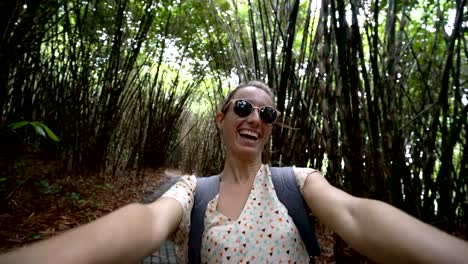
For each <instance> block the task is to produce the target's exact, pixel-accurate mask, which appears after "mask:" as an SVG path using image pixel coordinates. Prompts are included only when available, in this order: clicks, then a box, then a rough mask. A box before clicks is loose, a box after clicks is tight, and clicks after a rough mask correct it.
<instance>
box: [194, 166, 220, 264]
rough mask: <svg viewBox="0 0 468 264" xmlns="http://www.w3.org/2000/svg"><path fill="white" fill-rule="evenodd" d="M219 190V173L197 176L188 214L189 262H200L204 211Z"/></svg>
mask: <svg viewBox="0 0 468 264" xmlns="http://www.w3.org/2000/svg"><path fill="white" fill-rule="evenodd" d="M218 191H219V175H214V176H210V177H204V178H197V187H196V190H195V198H194V203H193V208H192V212H191V215H190V232H189V239H188V261H189V263H200V261H201V259H200V252H201V244H202V236H203V231H204V230H205V223H204V220H205V212H206V207H207V205H208V202H209V201H211V200H213V198H214V197H215V196H216V194H217V193H218Z"/></svg>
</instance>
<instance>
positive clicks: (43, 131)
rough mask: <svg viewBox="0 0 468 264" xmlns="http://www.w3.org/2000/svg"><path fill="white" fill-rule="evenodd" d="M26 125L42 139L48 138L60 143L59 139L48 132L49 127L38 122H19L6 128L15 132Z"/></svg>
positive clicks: (50, 131)
mask: <svg viewBox="0 0 468 264" xmlns="http://www.w3.org/2000/svg"><path fill="white" fill-rule="evenodd" d="M27 125H30V126H32V127H33V128H34V130H36V133H37V134H39V135H41V136H43V137H44V138H47V137H49V138H50V139H52V140H53V141H55V142H58V141H60V139H59V138H58V137H57V136H56V135H55V134H54V132H52V130H50V128H49V127H47V126H46V125H45V124H44V123H42V122H39V121H20V122H15V123H12V124H10V125H9V126H8V127H9V128H11V129H13V130H16V129H19V128H22V127H25V126H27Z"/></svg>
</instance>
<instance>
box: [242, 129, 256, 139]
mask: <svg viewBox="0 0 468 264" xmlns="http://www.w3.org/2000/svg"><path fill="white" fill-rule="evenodd" d="M239 134H242V135H248V136H251V137H254V138H259V137H260V135H259V134H258V133H255V132H253V131H250V130H241V131H239Z"/></svg>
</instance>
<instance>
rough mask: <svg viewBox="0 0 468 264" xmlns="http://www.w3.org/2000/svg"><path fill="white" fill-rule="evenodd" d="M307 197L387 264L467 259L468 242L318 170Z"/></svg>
mask: <svg viewBox="0 0 468 264" xmlns="http://www.w3.org/2000/svg"><path fill="white" fill-rule="evenodd" d="M303 193H304V198H305V200H306V202H307V204H308V205H309V207H310V209H311V210H312V212H313V213H314V215H316V216H317V217H318V218H319V219H320V221H322V222H323V223H324V224H326V225H327V226H328V227H330V228H331V229H333V230H334V231H335V232H337V233H338V234H339V235H340V236H341V237H342V238H343V239H344V240H345V241H346V242H348V243H349V244H350V245H351V246H352V247H353V248H355V249H356V250H358V251H359V252H361V253H362V254H364V255H366V256H368V257H370V258H371V259H373V260H376V261H379V262H383V263H407V262H411V263H465V262H466V261H467V260H468V243H467V242H466V241H463V240H461V239H458V238H456V237H453V236H450V235H449V234H447V233H444V232H442V231H440V230H438V229H436V228H434V227H432V226H430V225H428V224H426V223H423V222H421V221H420V220H418V219H416V218H414V217H412V216H410V215H408V214H406V213H404V212H403V211H400V210H398V209H397V208H395V207H393V206H391V205H389V204H386V203H384V202H380V201H376V200H370V199H363V198H357V197H354V196H351V195H349V194H347V193H345V192H343V191H341V190H339V189H337V188H335V187H333V186H332V185H330V184H329V183H328V182H327V180H326V179H325V178H324V177H323V176H322V175H321V174H320V173H317V172H314V173H312V174H311V175H309V176H308V177H307V180H306V182H305V184H304V189H303Z"/></svg>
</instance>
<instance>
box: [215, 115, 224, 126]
mask: <svg viewBox="0 0 468 264" xmlns="http://www.w3.org/2000/svg"><path fill="white" fill-rule="evenodd" d="M223 120H224V113H223V112H218V113H216V126H217V127H218V129H221V124H222V123H223Z"/></svg>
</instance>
